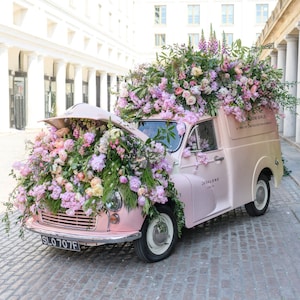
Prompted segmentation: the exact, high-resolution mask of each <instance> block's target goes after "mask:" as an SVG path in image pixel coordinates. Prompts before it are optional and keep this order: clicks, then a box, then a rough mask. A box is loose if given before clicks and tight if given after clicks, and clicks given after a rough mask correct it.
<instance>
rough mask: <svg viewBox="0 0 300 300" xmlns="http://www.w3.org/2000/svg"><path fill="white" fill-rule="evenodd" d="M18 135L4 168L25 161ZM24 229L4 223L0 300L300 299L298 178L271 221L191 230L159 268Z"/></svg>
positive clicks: (273, 208)
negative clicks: (48, 240) (54, 242)
mask: <svg viewBox="0 0 300 300" xmlns="http://www.w3.org/2000/svg"><path fill="white" fill-rule="evenodd" d="M14 134H15V137H16V136H17V139H16V138H15V139H13V138H12V136H13V134H12V135H7V137H5V139H4V140H5V141H6V142H7V145H9V148H7V147H5V146H6V145H4V144H3V135H2V136H0V142H1V148H2V150H1V151H2V152H1V153H0V155H1V164H2V165H5V166H7V165H8V163H9V160H10V159H13V158H14V159H19V158H20V157H22V156H23V154H22V152H23V150H25V149H24V145H23V142H24V134H20V133H14ZM10 138H12V140H14V141H12V140H9V139H10ZM6 142H5V144H6ZM12 143H13V144H12ZM3 146H4V148H5V149H6V150H3ZM22 147H23V148H22ZM7 150H9V151H7ZM4 152H5V153H9V154H7V159H3V155H2V154H3V153H4ZM23 153H24V152H23ZM9 157H10V158H9ZM1 172H2V173H3V170H1ZM2 173H1V175H3V174H2ZM1 177H2V176H1ZM3 187H4V188H6V189H5V191H8V188H9V184H7V183H5V180H3V179H2V178H1V188H3ZM2 191H3V190H2ZM3 195H4V193H3V192H1V197H2V198H1V200H2V199H3V197H4V196H3ZM4 198H5V197H4ZM2 216H3V214H2ZM0 218H1V213H0ZM13 220H14V221H15V220H16V215H14V216H13ZM18 228H19V227H18V226H17V225H13V228H12V231H11V233H10V235H9V236H7V235H6V234H5V232H4V224H3V223H0V245H1V246H0V300H7V299H12V300H17V299H20V300H27V299H28V300H29V299H30V300H37V299H41V300H44V299H45V300H48V299H49V300H50V299H51V300H52V299H55V300H56V299H57V300H58V299H63V300H73V299H128V300H129V299H130V300H131V299H137V300H139V299H141V300H142V299H143V300H144V299H149V300H153V299H159V300H169V299H170V300H171V299H172V300H182V299H191V300H198V299H208V300H213V299H218V300H219V299H220V300H227V299H228V300H232V299H236V300H242V299H243V300H247V299H251V300H253V299H257V300H264V299H265V300H270V299H272V300H298V299H299V297H300V296H299V295H300V284H299V283H300V190H299V186H298V185H297V183H296V181H295V180H293V179H292V178H291V177H284V178H283V181H282V184H281V186H280V187H279V188H278V189H272V196H271V203H270V207H269V210H268V212H267V214H266V215H264V216H262V217H258V218H252V217H249V216H248V215H247V213H246V212H245V210H244V208H240V209H236V210H235V211H233V212H231V213H227V214H225V215H223V216H221V217H219V218H216V219H214V220H212V221H209V222H207V223H205V224H203V225H201V226H197V227H195V228H194V229H192V230H185V231H184V234H183V237H182V239H181V240H180V241H179V243H178V244H177V247H176V249H175V251H174V253H173V255H172V256H171V257H169V258H168V259H166V260H164V261H162V262H158V263H155V264H145V263H143V262H141V261H139V260H138V258H137V257H136V255H135V253H134V249H133V247H132V244H130V243H127V244H121V245H115V246H113V245H106V246H100V247H95V248H92V247H91V248H85V249H83V250H82V251H81V252H68V251H64V250H58V249H53V248H48V247H46V246H44V245H42V244H41V240H40V237H39V236H37V235H35V234H32V233H26V235H25V239H24V240H22V239H20V238H18V234H19V231H18Z"/></svg>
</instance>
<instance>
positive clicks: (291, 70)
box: [283, 35, 298, 137]
mask: <svg viewBox="0 0 300 300" xmlns="http://www.w3.org/2000/svg"><path fill="white" fill-rule="evenodd" d="M285 40H286V42H287V47H286V70H285V80H286V81H287V82H295V81H296V80H297V58H298V54H297V50H298V49H297V48H298V37H296V36H293V35H287V36H286V38H285ZM296 92H297V89H296V86H295V85H294V86H292V87H290V88H289V93H290V94H291V95H293V96H296ZM295 109H296V108H295ZM284 114H285V119H284V120H283V135H284V136H286V137H293V136H295V133H296V111H295V110H294V111H293V110H289V109H285V110H284Z"/></svg>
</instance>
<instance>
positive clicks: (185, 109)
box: [116, 33, 296, 134]
mask: <svg viewBox="0 0 300 300" xmlns="http://www.w3.org/2000/svg"><path fill="white" fill-rule="evenodd" d="M163 50H164V51H162V52H161V53H160V54H159V55H157V59H156V61H155V62H154V63H151V64H142V65H139V66H138V67H137V68H136V69H135V70H133V71H132V72H131V73H130V74H129V76H128V77H127V78H125V81H124V82H123V84H122V86H121V88H120V92H119V98H118V101H117V105H116V113H117V114H118V115H119V116H121V117H122V118H124V119H126V120H129V121H137V120H139V119H140V118H142V117H147V116H151V115H153V114H159V115H160V117H161V118H163V119H170V120H171V119H173V120H174V119H175V120H178V121H179V125H178V131H179V133H180V134H182V133H183V131H184V126H181V125H180V123H181V121H182V122H188V123H191V124H193V123H195V122H196V121H197V120H198V119H199V118H200V117H201V116H203V115H204V114H209V115H211V116H214V115H216V113H217V110H218V108H219V107H222V108H223V109H224V111H225V113H226V114H228V115H233V116H234V117H235V119H236V120H238V121H239V122H243V121H246V120H247V119H249V117H250V115H251V113H252V112H255V111H257V110H259V109H260V108H269V109H271V110H272V111H274V113H276V114H281V113H280V111H281V108H283V107H286V108H294V105H295V103H296V99H295V98H294V97H293V96H291V95H290V94H289V92H288V90H287V86H288V85H287V84H283V83H281V78H282V71H281V70H279V69H275V68H274V67H272V66H271V65H270V61H269V59H265V60H259V55H260V51H258V50H256V49H254V48H253V49H252V48H251V49H249V48H246V47H242V46H241V43H240V41H237V42H236V43H234V44H233V46H232V48H231V49H229V48H228V47H226V46H225V42H224V41H223V43H222V46H220V44H219V43H218V42H217V40H216V39H215V35H214V34H211V37H210V40H209V41H208V42H206V41H205V39H204V36H203V33H202V39H201V41H200V43H199V49H198V50H194V49H193V48H192V47H190V46H185V45H182V46H179V45H174V46H166V47H164V48H163ZM281 115H282V114H281Z"/></svg>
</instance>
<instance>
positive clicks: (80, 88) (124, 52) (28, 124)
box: [0, 0, 137, 131]
mask: <svg viewBox="0 0 300 300" xmlns="http://www.w3.org/2000/svg"><path fill="white" fill-rule="evenodd" d="M101 3H102V2H101V1H78V0H73V1H70V0H51V1H50V0H48V1H46V0H26V1H25V0H16V1H12V0H8V1H1V2H0V82H1V84H0V95H1V110H0V131H4V130H7V129H9V128H16V129H25V128H34V127H39V126H40V124H41V123H38V121H39V120H41V119H44V118H45V117H49V116H51V115H53V114H60V113H62V112H64V111H65V110H66V109H67V108H68V107H70V106H72V105H73V104H76V103H80V102H89V103H90V104H94V105H97V106H101V107H103V108H105V109H107V110H111V109H112V105H113V103H114V101H115V100H114V95H113V94H111V90H114V89H116V88H117V82H118V78H119V77H120V76H123V75H125V74H127V72H128V69H129V68H131V67H132V65H133V64H134V62H135V60H136V55H137V52H136V49H135V43H134V30H135V27H136V26H135V24H134V22H135V21H134V20H135V16H134V7H133V1H129V0H123V1H107V3H106V4H105V5H101Z"/></svg>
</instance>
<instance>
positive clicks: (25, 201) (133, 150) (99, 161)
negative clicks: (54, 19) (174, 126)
mask: <svg viewBox="0 0 300 300" xmlns="http://www.w3.org/2000/svg"><path fill="white" fill-rule="evenodd" d="M29 146H30V154H29V157H28V158H27V160H25V161H24V162H17V163H15V164H14V170H13V175H14V177H15V178H16V179H17V181H18V186H17V187H16V189H15V190H14V193H13V194H12V197H13V198H14V206H15V207H17V208H18V209H19V211H20V212H21V214H22V215H21V219H22V221H25V220H26V218H27V217H28V216H31V215H35V214H37V213H38V211H39V210H46V211H50V212H52V213H54V214H55V213H57V212H65V213H66V214H67V215H70V216H73V215H74V214H75V213H76V211H78V210H83V211H84V212H85V213H86V215H91V214H95V215H96V214H98V213H101V212H103V211H104V212H105V211H106V210H107V209H108V208H107V203H108V202H109V196H110V195H111V193H112V192H113V191H115V190H117V191H119V192H120V193H121V194H122V196H123V201H124V205H125V206H126V207H127V208H128V209H133V208H136V207H141V210H142V213H143V214H145V215H151V214H154V213H155V211H154V210H153V209H154V205H155V204H157V203H161V204H164V203H166V202H167V201H168V200H170V201H175V202H176V205H177V207H178V208H179V210H181V209H182V206H181V202H179V200H178V195H177V191H176V189H175V187H174V184H173V183H172V181H171V180H170V177H169V174H170V172H171V170H172V166H171V165H170V163H169V162H168V161H167V159H166V149H165V147H164V146H162V145H161V144H160V143H158V142H156V141H154V140H150V139H149V140H147V141H146V142H144V141H142V140H140V139H138V138H137V137H135V136H133V135H132V134H131V133H128V132H126V131H125V130H121V129H120V128H117V127H115V126H114V125H112V124H110V123H109V124H107V126H105V125H101V126H99V125H98V124H97V121H92V120H84V119H69V126H68V128H62V129H59V130H57V129H56V128H55V127H51V128H50V130H49V131H48V132H45V131H42V132H40V133H39V134H38V135H37V136H36V138H35V141H34V142H33V143H32V142H31V144H30V145H29ZM176 205H175V206H176Z"/></svg>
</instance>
